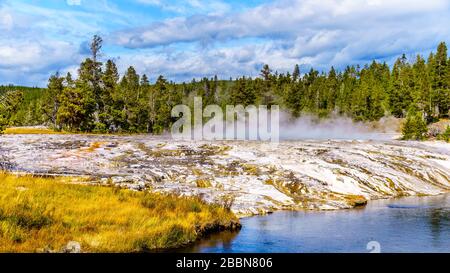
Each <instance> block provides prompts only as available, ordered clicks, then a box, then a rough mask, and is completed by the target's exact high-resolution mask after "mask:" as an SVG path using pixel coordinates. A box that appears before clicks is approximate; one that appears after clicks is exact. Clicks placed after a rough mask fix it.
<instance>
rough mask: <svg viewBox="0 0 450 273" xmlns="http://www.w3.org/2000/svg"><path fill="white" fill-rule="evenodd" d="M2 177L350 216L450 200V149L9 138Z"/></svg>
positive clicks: (0, 159) (3, 142)
mask: <svg viewBox="0 0 450 273" xmlns="http://www.w3.org/2000/svg"><path fill="white" fill-rule="evenodd" d="M0 168H1V169H4V170H7V171H14V172H24V173H33V174H41V175H70V176H83V177H87V179H84V180H83V181H87V183H93V184H97V183H98V184H105V185H115V186H119V187H126V188H130V189H133V190H152V191H161V192H174V193H177V194H181V195H198V196H200V197H201V198H203V199H204V200H205V201H207V202H215V203H222V204H225V205H229V206H231V208H232V210H233V211H234V212H236V213H237V214H238V215H240V216H243V215H252V214H263V213H266V212H270V211H274V210H281V209H340V208H351V207H354V206H358V205H363V204H364V203H365V202H366V201H367V200H371V199H379V198H389V197H397V196H407V195H434V194H439V193H443V192H448V191H450V145H449V144H446V143H441V142H403V141H395V140H392V141H344V140H339V141H332V140H329V141H286V142H281V143H278V144H275V143H265V142H250V141H241V142H238V141H229V142H225V141H223V142H198V141H196V142H189V141H174V140H171V139H169V138H165V137H151V136H91V135H4V136H0Z"/></svg>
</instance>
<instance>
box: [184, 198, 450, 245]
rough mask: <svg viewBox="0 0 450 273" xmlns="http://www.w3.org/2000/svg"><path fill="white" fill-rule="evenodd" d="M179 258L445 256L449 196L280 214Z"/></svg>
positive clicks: (250, 222)
mask: <svg viewBox="0 0 450 273" xmlns="http://www.w3.org/2000/svg"><path fill="white" fill-rule="evenodd" d="M241 223H242V225H243V228H242V230H241V231H240V232H235V233H231V232H222V233H219V234H214V235H211V236H209V237H207V238H205V239H203V240H201V241H199V242H198V243H196V244H195V245H193V246H191V247H189V248H186V249H183V250H181V251H182V252H201V253H205V252H217V253H222V252H225V253H253V252H258V253H273V252H275V253H280V252H289V253H305V252H308V253H310V252H313V253H321V252H373V251H375V252H378V251H379V252H450V194H445V195H439V196H431V197H406V198H397V199H386V200H376V201H371V202H369V204H368V205H367V206H366V207H364V208H360V209H350V210H337V211H319V212H317V211H316V212H313V211H304V212H293V211H280V212H275V213H273V214H269V215H265V216H254V217H248V218H244V219H242V220H241Z"/></svg>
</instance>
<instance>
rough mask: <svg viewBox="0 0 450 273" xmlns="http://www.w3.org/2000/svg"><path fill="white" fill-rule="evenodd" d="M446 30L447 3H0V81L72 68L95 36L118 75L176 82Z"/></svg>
mask: <svg viewBox="0 0 450 273" xmlns="http://www.w3.org/2000/svg"><path fill="white" fill-rule="evenodd" d="M449 26H450V1H448V0H427V1H422V0H320V1H319V0H272V1H270V0H247V1H239V0H231V1H223V0H212V1H200V0H187V1H180V0H168V1H163V0H126V1H125V0H117V1H113V0H89V1H87V0H41V1H39V0H0V84H10V83H12V84H21V85H31V86H45V85H46V81H47V79H48V77H49V75H50V74H52V73H55V72H56V71H60V72H61V73H65V72H67V71H72V72H75V71H76V68H77V65H78V63H79V62H80V61H81V60H82V59H83V58H86V56H87V54H88V53H89V50H88V41H89V39H90V38H91V37H92V36H93V35H94V34H99V35H101V36H102V37H103V39H104V41H105V44H104V51H103V56H102V59H104V60H106V59H107V58H112V59H114V60H115V61H116V62H117V64H118V66H119V68H120V70H121V71H124V70H125V69H126V67H127V66H130V65H133V66H135V68H136V69H137V70H138V72H139V73H146V74H148V75H149V76H150V79H153V80H154V79H155V78H156V77H157V76H158V75H160V74H162V75H165V76H166V77H167V78H169V79H171V80H174V81H183V80H190V79H192V78H194V77H195V78H198V77H203V76H213V75H214V74H217V75H218V76H219V77H220V78H229V77H230V76H232V77H236V76H239V75H248V76H257V75H258V71H259V70H260V68H261V66H262V64H263V63H268V64H270V66H271V67H272V68H273V69H274V70H278V71H280V72H285V71H291V70H292V69H293V67H294V65H295V64H297V63H298V64H300V66H301V70H303V71H305V70H307V69H309V68H310V67H311V66H314V67H315V68H317V69H319V70H327V68H328V67H330V66H331V65H333V66H335V67H337V68H343V67H345V66H346V65H348V64H364V63H367V62H369V61H371V60H373V59H376V60H380V61H387V62H392V61H393V60H394V59H395V58H396V57H397V56H399V55H401V54H402V53H405V54H407V56H408V57H413V56H414V55H415V54H423V55H427V54H429V52H430V51H432V50H434V48H435V47H436V46H437V44H438V43H439V42H440V41H446V42H450V28H449Z"/></svg>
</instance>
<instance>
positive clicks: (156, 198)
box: [0, 173, 239, 252]
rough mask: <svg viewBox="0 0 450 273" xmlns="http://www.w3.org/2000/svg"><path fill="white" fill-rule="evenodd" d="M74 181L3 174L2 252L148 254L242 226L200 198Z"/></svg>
mask: <svg viewBox="0 0 450 273" xmlns="http://www.w3.org/2000/svg"><path fill="white" fill-rule="evenodd" d="M70 180H71V179H69V178H35V177H30V176H22V177H18V176H15V175H11V174H4V173H0V252H40V251H46V250H53V251H61V249H62V248H63V247H64V246H65V245H66V244H67V243H68V242H69V241H76V242H79V243H80V244H81V248H82V251H83V252H135V251H145V250H151V249H158V248H172V247H177V246H181V245H184V244H187V243H190V242H192V241H194V240H196V239H198V238H199V237H200V236H202V234H203V233H205V232H208V231H212V230H216V229H224V228H230V229H231V228H237V227H238V226H239V225H238V219H237V218H236V217H235V216H234V215H233V214H232V213H231V212H230V211H229V210H227V209H226V208H223V207H219V206H211V205H207V204H205V203H203V202H202V201H200V200H199V199H197V198H184V197H183V198H182V197H175V196H172V195H162V194H156V193H144V192H134V191H129V190H121V189H117V188H112V187H100V186H87V185H79V184H75V183H68V182H70ZM72 180H73V179H72ZM73 182H75V181H73Z"/></svg>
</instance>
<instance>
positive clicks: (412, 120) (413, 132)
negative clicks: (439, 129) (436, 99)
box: [402, 110, 428, 140]
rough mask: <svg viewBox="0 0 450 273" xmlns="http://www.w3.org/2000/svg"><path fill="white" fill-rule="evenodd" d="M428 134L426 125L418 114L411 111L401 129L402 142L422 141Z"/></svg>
mask: <svg viewBox="0 0 450 273" xmlns="http://www.w3.org/2000/svg"><path fill="white" fill-rule="evenodd" d="M427 132H428V128H427V123H426V122H425V120H424V119H423V118H422V115H421V114H420V112H417V111H415V110H411V111H410V112H409V113H408V116H407V118H406V121H405V124H404V125H403V128H402V133H403V139H404V140H424V139H425V138H426V134H427Z"/></svg>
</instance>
